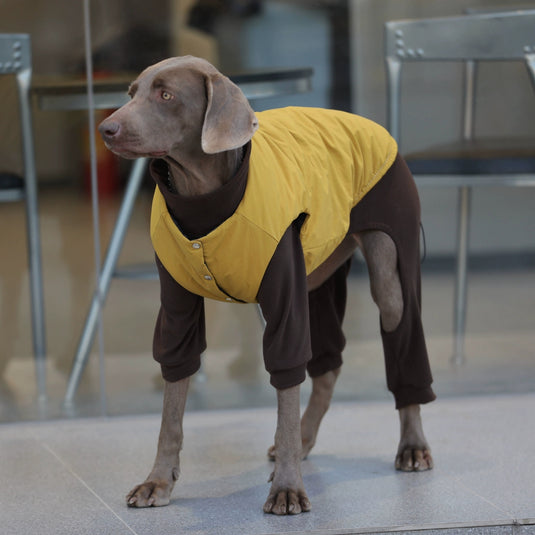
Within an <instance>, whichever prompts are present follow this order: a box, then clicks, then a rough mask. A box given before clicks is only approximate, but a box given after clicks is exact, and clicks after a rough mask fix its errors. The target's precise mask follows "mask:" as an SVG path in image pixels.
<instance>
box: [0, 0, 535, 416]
mask: <svg viewBox="0 0 535 535" xmlns="http://www.w3.org/2000/svg"><path fill="white" fill-rule="evenodd" d="M82 4H83V3H82V2H71V1H67V0H0V13H1V14H2V16H1V17H0V33H29V34H30V36H31V41H32V68H33V86H34V87H35V88H37V87H43V86H44V87H50V86H51V85H52V86H54V84H60V85H61V84H62V83H65V82H67V83H69V82H72V81H73V80H74V81H76V80H84V77H85V69H86V63H85V48H84V12H83V6H82ZM504 4H507V6H506V7H507V8H512V7H517V6H518V7H522V8H533V9H535V1H532V2H522V3H518V4H517V3H514V2H504V0H501V1H500V0H448V1H447V2H446V1H440V0H301V1H300V0H286V1H275V0H272V1H271V0H152V1H151V2H145V1H141V0H91V1H90V2H89V6H90V16H91V20H90V22H91V24H90V37H91V43H92V61H93V76H94V79H95V80H98V81H106V80H113V79H114V78H116V77H122V78H125V79H133V78H135V76H136V75H137V73H138V72H139V71H141V70H142V69H143V68H145V67H146V66H148V65H150V64H152V63H154V62H156V61H159V60H161V59H164V58H166V57H169V56H174V55H184V54H193V55H197V56H202V57H204V58H206V59H208V60H209V61H211V62H212V63H214V64H215V65H216V66H217V67H218V68H219V69H220V70H222V71H223V72H224V73H225V74H233V73H244V72H254V71H258V70H262V69H285V68H302V67H303V68H305V67H306V68H308V67H310V68H312V69H313V71H314V75H313V78H312V89H311V90H310V91H308V92H306V93H302V94H293V95H292V94H285V95H280V96H275V97H270V98H263V99H256V100H255V101H254V102H253V106H254V108H255V109H256V110H262V109H267V108H272V107H281V106H287V105H302V106H319V107H328V108H335V109H340V110H346V111H353V112H355V113H358V114H361V115H364V116H366V117H369V118H370V119H373V120H375V121H377V122H379V123H380V124H383V125H385V126H386V78H385V67H384V46H383V26H384V23H385V22H386V21H388V20H395V19H405V18H421V17H431V16H448V15H462V14H463V13H465V12H466V10H467V9H468V8H476V9H500V8H502V7H503V6H504ZM513 4H514V6H513ZM532 44H533V46H534V47H535V41H534V43H532ZM409 68H411V69H412V66H409ZM411 74H412V76H410V80H408V81H407V82H406V83H404V86H403V99H404V102H403V106H404V109H405V111H404V114H405V116H404V124H405V125H406V126H405V127H404V130H403V143H402V150H403V151H412V150H420V149H423V148H426V147H427V146H429V145H433V144H435V143H437V142H443V141H448V140H450V139H454V138H456V137H457V136H458V133H459V131H460V130H461V113H460V109H461V107H462V99H463V94H462V87H463V84H462V80H463V66H462V65H459V64H453V63H451V64H450V63H442V64H439V65H429V66H426V68H424V69H419V70H416V69H415V70H414V72H413V73H411ZM437 98H440V102H441V104H439V105H437V103H436V99H437ZM476 103H477V110H478V114H477V117H478V118H477V121H476V125H475V128H476V132H477V133H481V134H491V133H495V132H497V131H499V132H501V133H503V134H504V135H507V134H515V135H517V134H518V135H527V136H530V135H531V136H534V137H535V120H534V119H535V95H534V92H533V86H532V85H531V84H530V81H529V78H528V74H527V71H526V68H525V66H524V65H522V64H521V63H517V64H506V63H501V62H497V63H496V62H493V63H492V64H485V65H482V66H481V68H480V69H479V72H478V86H477V93H476ZM108 113H109V111H107V110H97V111H96V112H95V119H96V121H97V122H99V121H100V120H102V119H103V118H104V117H105V116H106V115H107V114H108ZM0 117H1V120H0V174H4V175H12V174H15V175H21V176H22V175H23V164H22V156H21V148H20V118H19V111H18V104H17V92H16V87H15V83H14V80H13V79H12V78H11V77H9V76H3V77H0ZM32 117H33V125H34V142H35V164H36V170H37V177H38V186H39V221H40V231H41V239H42V257H43V280H44V298H45V312H46V314H45V321H46V337H47V356H46V394H47V396H46V399H45V400H43V399H41V400H40V401H38V399H37V397H38V396H37V388H36V372H35V364H34V357H33V350H32V341H31V336H32V330H31V315H30V295H29V285H28V261H27V253H26V223H25V214H24V204H23V203H0V421H17V420H31V419H39V418H61V417H67V416H90V415H101V414H103V413H105V414H108V415H119V414H141V413H150V412H158V411H159V410H160V407H161V387H162V384H161V381H160V379H159V367H158V365H157V364H156V363H155V362H154V361H153V360H152V357H151V344H152V333H153V328H154V323H155V319H156V314H157V312H158V306H159V285H158V282H157V281H156V280H130V279H114V280H113V282H112V284H111V288H110V292H109V295H108V297H107V300H106V303H105V306H104V310H103V322H102V324H103V348H104V349H103V354H104V359H103V360H101V359H99V356H98V354H97V353H98V347H97V345H96V344H95V346H94V347H93V351H92V353H91V356H90V358H89V362H88V366H87V369H86V370H85V372H84V374H83V377H82V381H81V384H80V387H79V388H78V390H77V392H76V396H75V402H74V406H73V407H71V408H70V409H69V410H68V411H67V410H65V408H64V407H63V405H62V400H63V397H64V395H65V389H66V385H67V379H68V376H69V373H70V371H71V366H72V361H73V357H74V354H75V352H76V347H77V344H78V340H79V337H80V334H81V332H82V328H83V324H84V320H85V317H86V314H87V311H88V307H89V304H90V301H91V299H92V296H93V292H94V288H95V277H96V275H95V268H94V266H95V260H94V252H93V251H94V249H93V247H94V238H95V236H94V232H93V226H92V206H91V196H90V188H89V169H90V153H89V143H88V139H89V132H88V113H87V111H85V110H47V109H42V106H40V103H39V101H38V99H37V98H35V95H34V97H33V98H32ZM98 141H99V140H98V139H97V142H98ZM96 159H97V162H96V165H97V168H98V175H99V208H100V210H99V238H100V239H101V240H102V244H103V247H105V246H106V244H107V242H108V240H109V237H110V235H111V232H112V230H113V227H114V225H115V221H116V218H117V214H118V211H119V207H120V203H121V199H122V194H123V191H124V187H125V183H126V181H127V178H128V174H129V171H130V165H131V163H130V162H125V161H119V160H118V159H117V158H115V157H114V156H113V155H112V154H111V153H109V152H107V151H106V150H105V149H103V147H102V146H101V145H98V147H97V151H96ZM419 189H420V195H421V202H422V214H423V216H422V218H423V224H424V228H425V244H426V247H425V248H426V258H425V261H424V262H423V264H422V271H423V319H424V327H425V329H426V333H427V337H428V349H429V353H430V358H431V363H432V367H433V369H434V375H435V389H436V392H437V393H438V394H439V395H440V396H456V395H477V394H481V393H485V394H488V393H496V394H500V393H505V392H517V391H533V390H534V389H535V273H534V268H535V217H534V213H535V190H534V189H533V188H507V187H498V186H496V187H485V188H475V189H474V192H473V199H472V217H471V230H470V248H469V252H470V261H469V289H468V309H467V310H468V316H467V334H466V361H465V362H464V364H462V365H454V364H453V363H452V362H451V355H452V345H453V342H452V328H453V294H454V266H455V239H456V210H457V191H456V189H455V188H434V187H432V186H422V187H420V188H419ZM152 190H153V185H152V184H151V181H150V178H147V177H146V178H145V179H144V183H143V187H142V190H141V192H140V194H139V195H138V196H137V197H136V204H135V208H134V211H133V215H132V219H131V222H130V224H129V225H128V232H127V235H126V240H125V244H124V247H123V248H122V251H121V255H120V259H119V264H120V265H131V264H134V265H138V264H150V263H152V262H153V251H152V248H151V244H150V238H149V233H148V224H149V216H150V203H151V195H152ZM349 296H350V297H349V303H348V310H347V315H346V320H345V330H346V335H347V339H348V345H347V348H346V351H345V357H344V358H345V365H344V372H343V373H342V376H341V379H340V383H339V386H338V388H337V391H336V398H337V399H352V400H354V399H357V400H359V399H361V400H370V399H389V398H390V394H389V393H388V392H387V390H386V387H385V381H384V366H383V357H382V348H381V341H380V337H379V323H378V312H377V311H376V309H375V305H374V304H373V302H372V300H371V298H370V296H369V289H368V281H367V274H366V268H365V265H364V264H363V262H362V260H361V259H359V258H357V259H356V261H355V262H354V266H353V270H352V274H351V278H350V292H349ZM207 326H208V333H207V336H208V350H207V352H206V354H205V355H204V357H203V369H202V372H201V373H200V374H199V375H198V376H197V377H196V378H195V381H194V383H193V386H192V392H191V395H190V400H189V402H188V409H189V410H197V409H202V408H229V407H233V408H234V407H236V408H239V407H250V406H264V405H270V404H274V403H275V393H274V391H273V389H272V388H271V387H270V386H269V377H268V374H267V373H266V372H265V371H264V369H263V363H262V356H261V337H262V332H261V326H260V322H259V320H258V316H257V314H256V311H255V310H254V308H251V306H250V305H224V304H219V303H208V304H207ZM307 389H308V387H307V386H305V387H304V389H303V395H304V396H306V395H307Z"/></svg>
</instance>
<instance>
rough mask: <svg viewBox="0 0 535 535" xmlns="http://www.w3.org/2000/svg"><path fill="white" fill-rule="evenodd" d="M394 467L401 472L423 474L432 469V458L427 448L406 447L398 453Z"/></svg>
mask: <svg viewBox="0 0 535 535" xmlns="http://www.w3.org/2000/svg"><path fill="white" fill-rule="evenodd" d="M395 465H396V470H400V471H402V472H425V471H426V470H431V469H432V468H433V457H432V456H431V451H430V450H429V449H427V448H411V447H407V448H404V449H402V450H401V451H398V454H397V455H396V462H395Z"/></svg>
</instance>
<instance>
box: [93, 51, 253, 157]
mask: <svg viewBox="0 0 535 535" xmlns="http://www.w3.org/2000/svg"><path fill="white" fill-rule="evenodd" d="M128 94H129V95H130V97H131V100H130V102H128V103H127V104H125V105H124V106H123V107H121V108H120V109H118V110H117V111H116V112H114V113H113V114H112V115H110V116H109V117H108V118H107V119H105V120H104V121H103V122H102V123H101V124H100V125H99V131H100V133H101V135H102V138H103V139H104V142H105V143H106V146H107V147H108V148H109V149H110V150H112V151H113V152H115V153H116V154H118V155H120V156H122V157H124V158H139V157H156V158H163V157H165V156H174V157H176V159H177V160H180V159H181V158H180V154H181V153H185V152H186V153H188V154H194V153H197V152H199V151H202V152H203V153H205V154H215V153H218V152H223V151H228V150H232V149H236V148H239V147H241V146H243V145H244V144H245V143H247V142H248V141H249V140H250V139H251V137H252V136H253V134H254V132H255V131H256V129H257V128H258V121H257V119H256V116H255V114H254V112H253V110H252V109H251V107H250V105H249V102H248V101H247V99H246V98H245V95H244V94H243V93H242V91H241V90H240V89H239V88H238V87H237V86H236V85H235V84H234V83H233V82H231V81H230V80H229V79H228V78H227V77H226V76H223V75H222V74H221V73H220V72H219V71H218V70H217V69H216V68H215V67H214V66H213V65H211V64H210V63H208V62H207V61H205V60H203V59H200V58H195V57H193V56H183V57H177V58H170V59H166V60H164V61H161V62H159V63H156V64H155V65H152V66H150V67H148V68H147V69H145V70H144V71H143V72H142V73H141V74H140V75H139V76H138V78H137V79H136V80H135V81H134V82H133V83H132V84H131V86H130V89H129V91H128Z"/></svg>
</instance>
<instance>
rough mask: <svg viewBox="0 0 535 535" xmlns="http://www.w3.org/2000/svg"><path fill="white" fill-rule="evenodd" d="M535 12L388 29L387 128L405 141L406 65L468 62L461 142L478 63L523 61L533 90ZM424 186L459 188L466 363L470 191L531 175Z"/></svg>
mask: <svg viewBox="0 0 535 535" xmlns="http://www.w3.org/2000/svg"><path fill="white" fill-rule="evenodd" d="M534 29H535V10H517V11H504V12H498V13H471V14H467V15H461V16H458V17H440V18H429V19H418V20H398V21H390V22H387V23H386V24H385V60H386V72H387V83H388V126H389V129H390V132H391V133H392V135H393V136H394V137H395V138H396V139H397V141H398V143H399V142H400V141H401V124H400V104H401V74H402V65H403V64H404V63H407V62H413V63H414V62H427V61H433V62H435V61H459V62H464V63H465V87H464V90H465V91H464V95H465V98H464V105H463V125H462V126H463V128H462V138H463V139H464V140H470V139H472V138H473V132H474V110H475V103H474V96H475V76H476V66H477V62H479V61H504V60H507V61H523V62H524V63H525V65H526V67H527V69H528V72H529V74H530V76H531V81H532V82H533V84H534V86H535V33H534ZM416 181H417V183H418V184H420V185H434V186H450V187H451V186H455V187H457V188H458V191H459V195H458V199H459V200H458V223H457V266H456V287H455V297H454V349H453V357H452V359H453V360H454V361H455V362H457V363H460V362H463V361H464V359H465V355H464V339H465V330H466V308H467V263H468V245H469V226H470V204H471V193H472V187H474V186H484V185H506V186H535V176H533V175H531V174H507V175H504V174H488V175H456V176H451V175H447V176H444V175H432V174H429V175H426V176H422V177H421V178H420V177H416Z"/></svg>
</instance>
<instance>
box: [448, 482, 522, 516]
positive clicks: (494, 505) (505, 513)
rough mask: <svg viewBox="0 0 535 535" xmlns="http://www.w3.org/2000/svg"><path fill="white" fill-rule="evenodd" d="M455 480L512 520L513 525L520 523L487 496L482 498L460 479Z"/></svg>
mask: <svg viewBox="0 0 535 535" xmlns="http://www.w3.org/2000/svg"><path fill="white" fill-rule="evenodd" d="M454 479H455V481H456V482H457V483H458V484H459V485H461V487H463V488H465V489H466V490H467V491H468V492H470V493H472V494H473V495H474V496H477V497H478V498H479V499H480V500H483V501H484V502H486V503H488V504H489V505H490V506H491V507H493V508H494V509H496V510H497V511H499V512H500V513H501V514H504V515H506V516H508V517H509V518H510V521H511V523H512V525H515V524H517V523H518V519H517V518H516V515H514V514H513V513H511V512H510V511H507V510H505V509H502V508H501V507H499V506H498V505H496V504H495V503H494V502H493V501H491V500H489V499H488V498H485V496H482V495H481V494H479V492H476V491H475V490H474V489H473V488H471V487H469V486H468V485H466V483H463V482H462V481H461V479H460V478H459V477H455V478H454Z"/></svg>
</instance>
